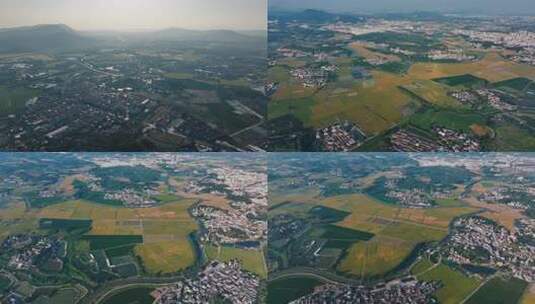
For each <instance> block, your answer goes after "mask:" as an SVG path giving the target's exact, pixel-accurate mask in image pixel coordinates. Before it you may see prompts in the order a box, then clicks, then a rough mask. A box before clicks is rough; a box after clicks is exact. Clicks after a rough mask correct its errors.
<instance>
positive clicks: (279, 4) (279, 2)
mask: <svg viewBox="0 0 535 304" xmlns="http://www.w3.org/2000/svg"><path fill="white" fill-rule="evenodd" d="M269 5H270V7H272V8H277V9H304V8H313V9H323V10H328V11H332V12H354V13H384V12H412V11H422V10H425V11H438V12H455V13H467V14H499V15H501V14H510V15H529V14H534V13H535V3H534V2H533V1H531V0H511V1H499V0H473V1H463V0H446V1H438V0H431V1H428V0H406V1H399V0H377V1H366V0H330V1H325V0H272V1H270V2H269Z"/></svg>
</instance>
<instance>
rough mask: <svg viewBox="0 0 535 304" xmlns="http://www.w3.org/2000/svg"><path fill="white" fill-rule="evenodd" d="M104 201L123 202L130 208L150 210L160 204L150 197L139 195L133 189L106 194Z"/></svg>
mask: <svg viewBox="0 0 535 304" xmlns="http://www.w3.org/2000/svg"><path fill="white" fill-rule="evenodd" d="M104 199H106V200H111V201H121V202H122V203H123V205H124V206H125V207H128V208H150V207H154V206H156V205H157V204H158V202H157V201H156V200H155V199H152V198H151V197H150V195H146V194H144V193H139V191H135V190H133V189H123V190H121V191H117V192H112V193H105V194H104Z"/></svg>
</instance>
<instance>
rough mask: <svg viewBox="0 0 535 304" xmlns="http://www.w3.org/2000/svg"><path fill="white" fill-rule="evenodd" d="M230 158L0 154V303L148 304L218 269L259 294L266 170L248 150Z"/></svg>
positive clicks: (262, 274) (263, 268)
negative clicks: (159, 292) (163, 291)
mask: <svg viewBox="0 0 535 304" xmlns="http://www.w3.org/2000/svg"><path fill="white" fill-rule="evenodd" d="M198 157H200V158H203V159H202V160H201V159H199V158H198ZM227 157H231V156H230V155H221V156H216V155H212V156H210V155H198V156H195V157H193V155H189V154H165V153H162V154H158V153H157V154H151V153H136V154H128V153H96V154H76V153H74V154H73V153H61V154H49V153H44V154H41V153H31V154H0V159H2V164H1V165H0V172H1V173H2V174H3V175H4V176H6V178H5V179H3V180H2V182H1V183H0V190H1V192H2V194H1V195H0V196H1V197H0V301H1V302H4V299H12V298H13V294H14V292H16V293H17V295H20V297H21V299H25V301H26V302H28V303H38V304H40V303H78V302H80V303H100V300H102V299H104V303H118V302H121V303H122V301H124V299H127V301H133V302H135V301H138V302H136V303H152V302H153V301H154V299H153V298H152V296H151V295H150V294H151V293H152V291H154V290H156V288H158V287H160V286H162V285H166V284H167V285H173V283H177V284H178V282H179V281H180V280H184V279H187V280H190V281H188V282H190V283H191V284H194V283H193V282H194V281H195V280H198V279H199V280H200V278H201V277H204V276H206V275H211V272H210V270H209V269H210V267H213V265H216V264H218V263H221V265H225V266H223V267H229V269H233V271H234V274H233V275H242V276H243V278H244V279H246V280H249V281H248V282H249V287H250V288H249V289H248V291H247V292H249V293H251V294H253V297H258V296H256V295H255V294H256V293H257V292H259V291H256V290H255V289H256V288H258V286H260V283H259V282H260V280H265V279H267V269H266V264H265V261H264V252H263V249H262V248H265V247H266V245H265V241H264V240H263V237H264V235H265V233H264V230H265V225H263V223H262V221H261V219H262V218H263V217H264V216H265V212H266V209H267V206H266V205H267V202H266V198H265V191H267V185H266V184H265V183H266V179H265V173H264V170H265V169H264V167H263V166H262V159H261V158H258V156H256V155H253V154H243V155H240V156H238V157H236V158H235V159H233V161H232V162H228V159H227ZM231 158H234V156H232V157H231ZM108 164H113V165H108ZM237 189H239V192H238V190H237ZM245 202H247V203H245ZM264 204H266V205H264ZM210 208H213V209H210ZM240 208H246V209H247V210H246V211H245V210H241V209H240ZM246 212H248V213H247V215H248V216H245V214H246ZM252 214H254V216H250V215H252ZM236 223H239V224H240V226H238V227H235V224H236ZM227 226H228V227H227ZM214 227H215V228H214ZM230 227H232V228H230ZM222 243H224V244H225V245H221V244H222ZM207 269H208V270H207ZM205 272H206V273H205ZM221 275H229V274H227V273H225V272H222V273H221ZM219 281H220V280H219V277H217V280H215V281H214V282H213V284H214V286H213V287H214V289H212V290H214V292H216V293H219V292H220V291H218V288H221V286H219V285H217V286H216V284H219ZM223 281H224V282H229V281H228V280H223ZM130 282H135V283H136V284H134V285H135V286H141V285H143V284H141V285H140V284H138V283H148V284H145V285H143V288H129V287H132V286H133V285H131V284H130ZM152 282H156V283H157V284H154V285H151V284H150V283H152ZM159 282H166V284H159ZM45 285H46V286H45ZM145 286H147V287H146V288H145ZM122 287H124V288H126V289H124V288H122ZM253 287H254V288H253ZM251 288H253V289H251ZM108 289H110V290H108ZM116 290H120V291H119V292H118V293H117V294H116V293H115V291H116ZM107 291H110V292H109V293H108V292H107ZM168 291H169V290H168ZM244 292H245V291H244ZM102 296H103V298H102ZM9 302H12V300H9Z"/></svg>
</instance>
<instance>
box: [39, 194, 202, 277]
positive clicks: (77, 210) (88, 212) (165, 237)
mask: <svg viewBox="0 0 535 304" xmlns="http://www.w3.org/2000/svg"><path fill="white" fill-rule="evenodd" d="M196 201H197V200H195V199H183V200H180V201H178V202H172V203H167V204H165V205H163V206H160V207H155V208H143V209H129V208H123V207H113V206H106V205H101V204H94V203H91V202H87V201H69V202H65V203H61V204H56V205H52V206H49V207H46V208H43V209H41V210H40V211H38V212H37V214H36V215H35V216H36V218H61V219H92V220H93V227H92V229H91V231H90V232H89V234H92V235H143V239H144V243H143V244H141V245H138V246H136V249H135V252H136V254H137V255H139V256H140V257H141V259H142V260H143V264H144V265H145V267H146V269H147V271H148V272H151V273H158V272H175V271H178V270H180V269H184V268H186V267H188V266H190V265H191V264H192V263H194V261H195V253H194V251H193V248H192V247H191V244H190V241H189V239H188V235H189V234H190V233H191V232H193V231H195V230H196V229H197V223H196V222H195V220H194V219H193V218H191V217H190V215H189V213H188V211H187V209H188V208H189V207H190V206H191V205H192V204H193V203H195V202H196Z"/></svg>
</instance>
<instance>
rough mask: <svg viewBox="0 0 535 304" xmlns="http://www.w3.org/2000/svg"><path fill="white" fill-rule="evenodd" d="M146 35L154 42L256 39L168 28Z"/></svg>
mask: <svg viewBox="0 0 535 304" xmlns="http://www.w3.org/2000/svg"><path fill="white" fill-rule="evenodd" d="M146 35H148V36H149V37H150V39H152V40H155V41H206V42H246V41H252V40H255V39H258V37H256V36H253V35H247V34H245V33H243V34H242V33H238V32H235V31H231V30H206V31H200V30H188V29H182V28H169V29H164V30H160V31H156V32H152V33H147V34H146Z"/></svg>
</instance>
